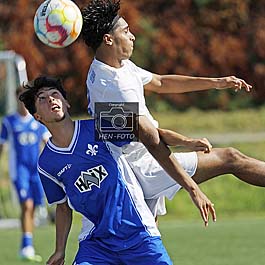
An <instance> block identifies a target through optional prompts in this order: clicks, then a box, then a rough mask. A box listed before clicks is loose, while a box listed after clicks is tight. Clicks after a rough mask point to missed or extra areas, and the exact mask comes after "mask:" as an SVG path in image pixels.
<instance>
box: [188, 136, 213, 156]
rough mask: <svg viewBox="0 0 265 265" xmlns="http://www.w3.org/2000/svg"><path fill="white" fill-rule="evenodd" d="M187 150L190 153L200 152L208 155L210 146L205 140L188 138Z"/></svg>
mask: <svg viewBox="0 0 265 265" xmlns="http://www.w3.org/2000/svg"><path fill="white" fill-rule="evenodd" d="M187 148H188V149H189V150H190V151H196V152H197V151H202V152H204V153H210V152H211V150H212V148H213V147H212V145H211V144H210V142H209V141H208V139H207V138H202V139H192V138H190V139H189V140H188V141H187Z"/></svg>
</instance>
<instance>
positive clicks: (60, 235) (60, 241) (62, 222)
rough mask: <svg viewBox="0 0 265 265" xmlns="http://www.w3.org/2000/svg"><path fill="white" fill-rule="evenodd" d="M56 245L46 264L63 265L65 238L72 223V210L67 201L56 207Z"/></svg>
mask: <svg viewBox="0 0 265 265" xmlns="http://www.w3.org/2000/svg"><path fill="white" fill-rule="evenodd" d="M55 220H56V247H55V252H54V253H53V254H52V256H51V257H50V258H49V260H48V261H47V263H46V264H47V265H63V264H64V257H65V249H66V243H67V238H68V235H69V232H70V229H71V225H72V210H71V209H70V208H69V206H68V204H67V202H65V203H62V204H58V205H57V207H56V219H55Z"/></svg>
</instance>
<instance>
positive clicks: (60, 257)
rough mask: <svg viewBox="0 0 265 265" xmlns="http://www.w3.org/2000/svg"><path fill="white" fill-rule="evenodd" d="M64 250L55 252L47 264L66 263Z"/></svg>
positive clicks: (60, 264)
mask: <svg viewBox="0 0 265 265" xmlns="http://www.w3.org/2000/svg"><path fill="white" fill-rule="evenodd" d="M64 257H65V254H64V252H54V254H52V255H51V256H50V258H49V259H48V261H47V262H46V265H64Z"/></svg>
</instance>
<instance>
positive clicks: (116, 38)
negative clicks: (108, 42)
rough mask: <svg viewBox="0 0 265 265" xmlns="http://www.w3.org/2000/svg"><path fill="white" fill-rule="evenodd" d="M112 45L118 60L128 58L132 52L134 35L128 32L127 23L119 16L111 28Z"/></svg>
mask: <svg viewBox="0 0 265 265" xmlns="http://www.w3.org/2000/svg"><path fill="white" fill-rule="evenodd" d="M111 35H112V36H113V47H114V48H115V52H116V54H117V56H118V57H119V59H120V60H125V59H129V58H130V57H131V55H132V52H133V44H134V41H135V37H134V35H133V34H132V33H131V32H130V29H129V25H128V23H127V22H126V21H125V20H124V19H123V18H120V19H119V20H118V21H117V23H116V25H115V26H114V29H113V30H112V34H111Z"/></svg>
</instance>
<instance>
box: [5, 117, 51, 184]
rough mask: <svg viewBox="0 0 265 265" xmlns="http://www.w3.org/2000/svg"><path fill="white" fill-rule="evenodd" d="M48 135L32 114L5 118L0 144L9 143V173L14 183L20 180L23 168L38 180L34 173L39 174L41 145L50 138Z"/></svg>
mask: <svg viewBox="0 0 265 265" xmlns="http://www.w3.org/2000/svg"><path fill="white" fill-rule="evenodd" d="M48 134H49V133H48V131H47V129H46V128H45V127H44V126H43V125H42V124H40V123H39V122H37V121H36V120H35V119H34V118H33V116H32V115H30V114H28V115H27V116H21V115H19V114H18V113H15V114H12V115H8V116H6V117H4V118H3V121H2V129H1V135H0V143H1V144H2V143H4V142H6V141H8V142H9V172H10V176H11V179H12V180H13V181H16V179H17V178H19V172H18V171H19V168H21V167H23V168H24V167H25V168H27V169H29V171H32V173H31V176H32V178H38V175H37V174H34V173H35V172H36V173H37V164H38V157H39V152H40V143H41V141H42V140H44V139H45V138H46V139H47V138H48ZM33 181H34V180H33Z"/></svg>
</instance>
